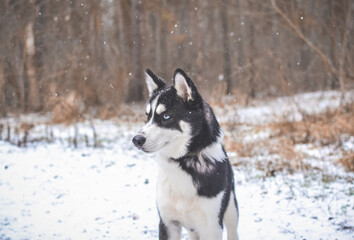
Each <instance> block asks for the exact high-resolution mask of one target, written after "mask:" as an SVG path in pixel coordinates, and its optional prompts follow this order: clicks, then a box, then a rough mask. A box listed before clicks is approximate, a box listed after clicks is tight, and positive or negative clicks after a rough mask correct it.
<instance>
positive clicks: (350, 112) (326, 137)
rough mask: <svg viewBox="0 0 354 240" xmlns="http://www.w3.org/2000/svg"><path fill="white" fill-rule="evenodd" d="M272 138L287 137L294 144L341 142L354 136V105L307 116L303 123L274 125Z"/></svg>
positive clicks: (287, 122) (271, 126) (272, 126)
mask: <svg viewBox="0 0 354 240" xmlns="http://www.w3.org/2000/svg"><path fill="white" fill-rule="evenodd" d="M269 127H270V128H271V129H272V130H273V132H274V135H273V136H272V137H279V136H285V137H287V138H289V139H291V141H292V142H293V143H294V144H297V143H303V144H305V143H313V142H318V143H320V144H322V145H327V144H330V143H335V142H339V141H340V136H341V135H343V134H348V135H351V136H354V104H350V105H347V106H343V107H342V108H340V109H337V110H336V111H327V112H325V113H321V114H316V115H308V116H305V117H304V119H303V120H302V121H299V122H289V121H284V122H281V123H272V124H270V125H269Z"/></svg>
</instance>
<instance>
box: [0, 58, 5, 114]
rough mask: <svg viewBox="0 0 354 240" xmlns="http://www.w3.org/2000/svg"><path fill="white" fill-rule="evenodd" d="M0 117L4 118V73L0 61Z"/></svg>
mask: <svg viewBox="0 0 354 240" xmlns="http://www.w3.org/2000/svg"><path fill="white" fill-rule="evenodd" d="M0 116H4V117H5V116H6V98H5V71H4V65H3V62H2V61H0Z"/></svg>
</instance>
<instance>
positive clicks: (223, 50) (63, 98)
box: [0, 0, 354, 116]
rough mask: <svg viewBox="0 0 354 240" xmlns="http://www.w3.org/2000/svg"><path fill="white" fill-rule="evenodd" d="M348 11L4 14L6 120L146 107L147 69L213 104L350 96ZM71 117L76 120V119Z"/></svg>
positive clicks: (41, 6) (107, 6) (218, 6)
mask: <svg viewBox="0 0 354 240" xmlns="http://www.w3.org/2000/svg"><path fill="white" fill-rule="evenodd" d="M353 10H354V3H353V2H352V1H350V0H326V1H322V0H321V1H320V0H313V1H304V0H297V1H295V0H292V1H279V0H266V1H256V0H222V1H215V0H212V1H202V0H180V1H170V0H150V1H138V0H120V1H113V0H108V1H69V0H64V1H46V0H28V1H20V0H5V1H1V2H0V115H1V116H6V115H7V114H8V113H9V112H17V113H28V112H38V111H41V112H48V111H54V110H55V108H58V105H59V108H60V109H61V110H60V111H64V110H63V109H71V110H68V111H70V112H71V113H70V114H69V115H73V114H74V115H76V114H80V113H82V112H84V111H85V110H86V109H87V108H88V107H91V106H98V107H102V109H105V111H104V112H109V111H110V110H114V109H116V108H117V107H119V106H120V105H121V104H122V103H133V102H141V101H143V99H145V98H146V96H147V92H146V90H145V83H144V69H145V68H150V69H151V70H152V71H154V72H155V73H157V74H158V75H160V76H161V77H163V78H164V79H166V80H167V81H170V79H171V77H172V74H173V72H174V70H175V69H176V68H182V69H184V70H185V71H187V72H188V74H189V75H190V77H191V78H192V79H193V80H194V81H195V82H196V84H197V86H198V87H199V88H200V89H201V92H202V93H203V94H204V95H205V96H208V97H206V98H207V99H208V100H209V101H210V100H216V99H218V98H220V96H222V95H225V94H226V95H227V94H229V95H232V96H233V99H234V101H235V102H236V103H239V104H248V103H249V102H250V100H252V99H254V98H257V99H262V98H266V97H269V96H283V95H292V94H294V93H299V92H309V91H318V90H333V89H337V90H338V89H339V90H341V91H345V90H349V89H352V88H353V86H354V81H353V80H354V54H353V37H352V36H354V26H353V16H354V14H353ZM72 108H75V110H72Z"/></svg>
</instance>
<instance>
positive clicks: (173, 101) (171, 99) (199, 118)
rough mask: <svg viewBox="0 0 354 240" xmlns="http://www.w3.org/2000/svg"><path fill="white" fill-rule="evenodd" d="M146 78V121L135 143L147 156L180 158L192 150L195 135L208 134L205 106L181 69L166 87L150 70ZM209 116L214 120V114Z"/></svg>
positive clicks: (134, 140)
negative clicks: (152, 154)
mask: <svg viewBox="0 0 354 240" xmlns="http://www.w3.org/2000/svg"><path fill="white" fill-rule="evenodd" d="M145 76H146V84H147V87H148V90H149V100H148V102H147V104H146V115H147V121H146V124H145V126H144V127H143V128H142V129H141V130H140V131H139V133H138V134H137V135H136V136H135V137H134V138H133V143H134V145H135V146H136V147H137V148H139V149H141V150H143V151H144V152H147V153H152V152H159V153H160V154H162V155H163V156H165V157H168V158H175V159H177V158H180V157H182V156H184V155H186V154H187V153H188V151H190V145H191V144H192V142H193V141H194V140H195V136H197V135H200V133H201V132H202V131H204V130H205V131H208V129H203V128H205V127H206V120H205V116H206V115H208V114H206V113H205V106H204V105H205V104H206V103H205V102H204V101H203V99H202V97H201V96H200V94H199V92H198V90H197V88H196V87H195V85H194V83H193V82H192V80H191V79H190V78H189V77H188V76H187V74H186V73H184V72H183V71H182V70H180V69H177V70H176V71H175V74H174V76H173V84H172V85H166V83H165V82H164V81H163V80H162V79H161V78H159V77H158V76H156V75H155V74H154V73H153V72H151V71H150V70H149V69H147V70H146V73H145ZM209 109H210V107H209ZM210 111H211V109H210ZM209 115H210V116H211V117H212V118H214V115H213V113H212V112H210V114H209Z"/></svg>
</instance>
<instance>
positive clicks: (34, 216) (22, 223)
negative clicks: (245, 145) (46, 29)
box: [0, 97, 354, 240]
mask: <svg viewBox="0 0 354 240" xmlns="http://www.w3.org/2000/svg"><path fill="white" fill-rule="evenodd" d="M313 98H314V97H312V98H311V97H309V99H313ZM274 102H276V101H273V102H272V103H273V104H275V103H274ZM278 102H279V105H281V103H282V102H283V101H278ZM329 105H330V104H329ZM272 107H273V105H271V108H272ZM281 107H283V106H282V105H281V106H280V107H279V109H280V108H281ZM261 108H262V109H264V108H265V106H262V107H261ZM255 109H256V107H253V110H250V111H247V109H246V108H243V109H241V111H238V118H239V119H245V120H244V121H246V120H247V119H248V118H250V119H253V118H252V112H254V113H255V114H256V115H255V116H254V117H255V118H257V119H258V120H259V118H258V116H259V112H258V111H257V110H255ZM269 111H270V110H269ZM216 112H217V111H216ZM246 113H247V114H248V115H247V114H246ZM243 114H245V115H243ZM229 116H231V113H230V112H229ZM268 117H269V116H267V118H268ZM19 119H20V120H19ZM26 119H27V120H30V121H33V120H34V119H37V121H38V122H42V123H37V124H35V127H34V129H32V130H31V131H32V132H31V134H32V135H30V137H32V138H35V137H38V136H44V135H48V133H47V132H48V131H49V130H48V126H46V124H45V121H46V120H47V119H46V118H43V119H42V118H40V117H36V116H35V115H34V116H30V117H28V116H23V117H22V118H8V119H3V120H1V121H0V122H2V123H5V124H10V125H11V124H13V125H15V124H19V122H21V121H24V120H26ZM142 124H143V123H142V122H141V123H139V122H137V123H132V122H130V123H128V122H121V121H119V120H105V121H101V120H94V126H95V130H96V132H97V135H98V136H97V141H98V142H99V144H100V145H101V146H100V147H99V148H93V147H92V146H91V145H92V144H91V143H92V142H91V141H92V138H93V136H92V134H93V131H92V128H91V126H90V122H82V123H78V124H77V128H76V131H78V136H79V137H78V147H77V148H74V147H73V145H72V144H70V143H69V142H70V141H71V139H72V138H73V136H74V134H75V128H74V127H73V126H64V125H50V126H49V129H50V131H52V135H53V136H54V138H53V141H52V142H50V143H46V142H45V141H44V140H43V141H39V142H34V143H29V144H28V146H27V147H25V148H19V147H17V146H15V145H13V144H10V143H8V142H5V141H4V140H0V239H9V240H10V239H13V240H17V239H139V240H140V239H147V240H148V239H157V235H158V231H157V225H158V215H157V212H156V207H155V183H156V168H155V163H154V155H146V154H144V153H142V152H140V151H137V150H136V149H135V148H134V147H133V146H132V144H131V138H132V137H133V136H134V133H135V132H136V131H137V130H138V129H139V127H140V126H141V125H142ZM4 136H5V133H3V137H4ZM83 136H87V138H88V139H89V144H87V143H86V140H85V138H84V137H83ZM353 143H354V139H353V138H349V140H348V142H347V143H346V144H347V145H348V148H353V146H354V144H353ZM87 145H89V146H87ZM307 147H308V146H307V145H306V146H303V147H302V150H304V149H305V150H306V149H307ZM300 148H301V146H300ZM351 150H353V149H351ZM307 151H308V152H309V154H312V155H313V158H314V159H315V160H316V159H317V160H318V159H321V156H323V155H321V152H318V151H314V150H313V149H312V148H309V149H307ZM311 151H312V152H311ZM329 151H330V149H329ZM255 158H257V156H255ZM250 166H252V165H246V166H244V165H237V167H234V171H235V180H236V193H237V198H238V202H239V207H240V225H239V235H240V238H241V239H354V197H353V195H354V184H353V179H354V174H353V173H350V172H345V171H344V169H342V168H341V167H339V166H337V165H331V164H330V166H329V168H331V169H332V170H331V173H332V177H333V178H331V179H330V180H328V179H327V178H324V175H323V173H322V172H321V171H315V170H314V171H313V172H310V173H309V172H307V173H306V174H305V173H301V172H297V173H295V174H292V175H287V174H285V173H284V174H281V173H279V174H277V175H276V176H275V177H264V174H263V173H262V172H260V171H259V170H256V169H253V168H250ZM184 239H188V237H187V236H186V234H184Z"/></svg>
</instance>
